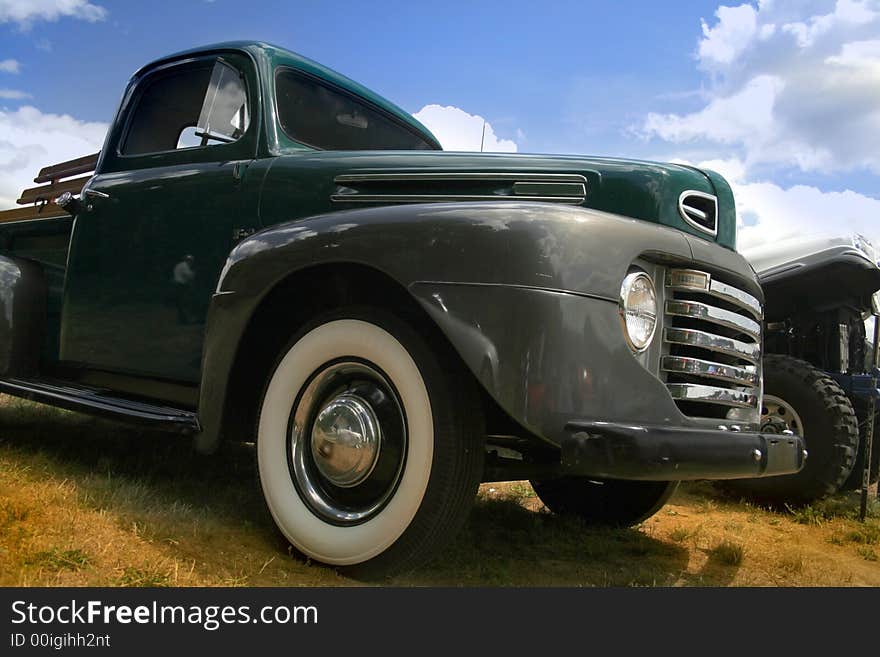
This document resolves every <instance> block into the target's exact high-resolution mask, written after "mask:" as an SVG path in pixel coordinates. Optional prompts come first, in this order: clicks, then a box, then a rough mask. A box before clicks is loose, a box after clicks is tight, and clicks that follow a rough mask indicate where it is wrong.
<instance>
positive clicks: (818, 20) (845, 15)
mask: <svg viewBox="0 0 880 657" xmlns="http://www.w3.org/2000/svg"><path fill="white" fill-rule="evenodd" d="M871 4H872V3H871V2H870V0H865V1H862V2H858V1H857V0H839V1H838V2H837V3H836V4H835V5H834V11H832V12H830V13H827V14H822V15H818V16H811V17H810V18H809V19H808V20H806V21H798V22H794V23H786V24H785V25H783V26H782V31H783V32H787V33H788V34H792V35H794V37H795V39H796V40H797V44H798V46H799V47H801V48H809V47H811V46H812V45H814V44H815V43H816V41H817V39H819V38H820V37H822V36H823V35H825V34H827V33H828V32H830V31H832V30H833V29H834V28H835V27H838V26H842V25H845V26H858V25H865V24H867V23H871V22H872V21H873V20H874V19H875V18H877V12H876V11H874V10H873V9H872V8H871V7H870V5H871Z"/></svg>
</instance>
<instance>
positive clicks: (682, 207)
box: [678, 189, 718, 237]
mask: <svg viewBox="0 0 880 657" xmlns="http://www.w3.org/2000/svg"><path fill="white" fill-rule="evenodd" d="M690 196H696V197H699V198H704V199H706V200H709V201H712V207H713V209H714V212H715V217H714V219H715V221H714V222H713V223H712V227H711V228H709V227H707V226H704V225H702V224H700V223H698V222H696V221H694V220H693V219H692V218H691V217H690V216H689V215H688V213H689V212H692V213H694V214H697V215H698V216H701V217H702V218H703V219H706V213H705V212H703V211H702V210H700V209H698V208H695V207H692V206H690V205H687V204H686V203H685V199H687V198H688V197H690ZM678 213H679V214H680V215H681V218H682V219H684V220H685V222H687V223H688V225H690V226H693V227H694V228H696V229H697V230H699V231H701V232H703V233H707V234H709V235H711V236H712V237H715V236H716V235H718V198H717V197H715V196H714V195H712V194H707V193H705V192H698V191H696V190H693V189H688V190H685V191H683V192H682V193H681V194H680V195H679V197H678Z"/></svg>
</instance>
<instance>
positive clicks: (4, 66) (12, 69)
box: [0, 59, 21, 73]
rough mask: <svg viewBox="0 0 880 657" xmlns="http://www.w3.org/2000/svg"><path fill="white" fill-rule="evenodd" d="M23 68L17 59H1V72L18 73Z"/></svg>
mask: <svg viewBox="0 0 880 657" xmlns="http://www.w3.org/2000/svg"><path fill="white" fill-rule="evenodd" d="M20 70H21V64H20V63H19V62H18V60H15V59H4V60H2V61H0V73H18V72H19V71H20Z"/></svg>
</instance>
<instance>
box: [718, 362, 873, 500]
mask: <svg viewBox="0 0 880 657" xmlns="http://www.w3.org/2000/svg"><path fill="white" fill-rule="evenodd" d="M764 394H765V395H773V396H774V397H778V398H779V399H782V400H784V401H785V402H786V403H788V404H789V405H791V407H792V408H793V409H794V410H795V411H796V412H797V414H798V415H799V416H800V418H801V422H802V423H803V432H804V436H803V439H804V442H805V443H806V448H807V452H808V457H807V461H806V464H805V465H804V468H803V469H802V470H801V471H800V472H798V473H796V474H792V475H783V476H780V477H765V478H761V479H740V480H734V481H730V482H727V483H726V487H727V488H728V489H729V490H731V491H732V492H734V493H738V494H740V495H743V496H745V497H748V498H751V499H754V500H756V501H759V502H764V503H768V504H774V505H785V504H790V505H803V504H809V503H810V502H813V501H815V500H819V499H822V498H823V497H827V496H829V495H833V494H834V493H836V492H837V491H838V490H840V488H841V487H842V486H843V483H844V482H845V481H846V478H847V477H848V476H849V474H850V472H851V471H852V468H853V464H854V463H855V458H856V453H857V452H858V449H859V425H858V420H857V419H856V414H855V411H854V410H853V407H852V403H850V400H849V398H847V396H846V394H845V393H844V392H843V390H842V389H841V388H840V386H839V385H837V383H836V382H835V381H834V380H833V379H832V378H831V377H829V376H828V375H827V374H825V373H824V372H822V371H821V370H818V369H816V368H815V367H813V366H812V365H810V364H809V363H807V362H805V361H802V360H798V359H796V358H791V357H790V356H780V355H768V356H765V357H764Z"/></svg>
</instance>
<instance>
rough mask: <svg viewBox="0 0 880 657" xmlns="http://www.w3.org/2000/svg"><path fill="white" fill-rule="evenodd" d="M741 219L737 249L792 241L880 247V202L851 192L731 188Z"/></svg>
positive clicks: (767, 186)
mask: <svg viewBox="0 0 880 657" xmlns="http://www.w3.org/2000/svg"><path fill="white" fill-rule="evenodd" d="M733 187H734V194H735V195H736V203H737V213H738V215H739V216H740V217H741V221H742V225H741V226H740V228H739V236H738V239H737V247H738V248H740V249H748V248H751V247H754V246H759V245H762V244H768V243H772V242H775V241H778V240H783V239H787V238H794V237H807V236H812V235H827V236H832V237H840V236H846V235H850V234H853V233H860V234H862V235H865V236H866V237H868V238H869V239H871V241H872V242H873V243H874V244H880V225H878V221H877V218H878V217H880V200H878V199H875V198H871V197H870V196H865V195H863V194H859V193H857V192H854V191H851V190H845V191H842V192H828V191H822V190H821V189H818V188H817V187H813V186H807V185H794V186H792V187H788V188H782V187H780V186H779V185H776V184H773V183H769V182H758V183H746V184H739V185H734V186H733Z"/></svg>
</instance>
